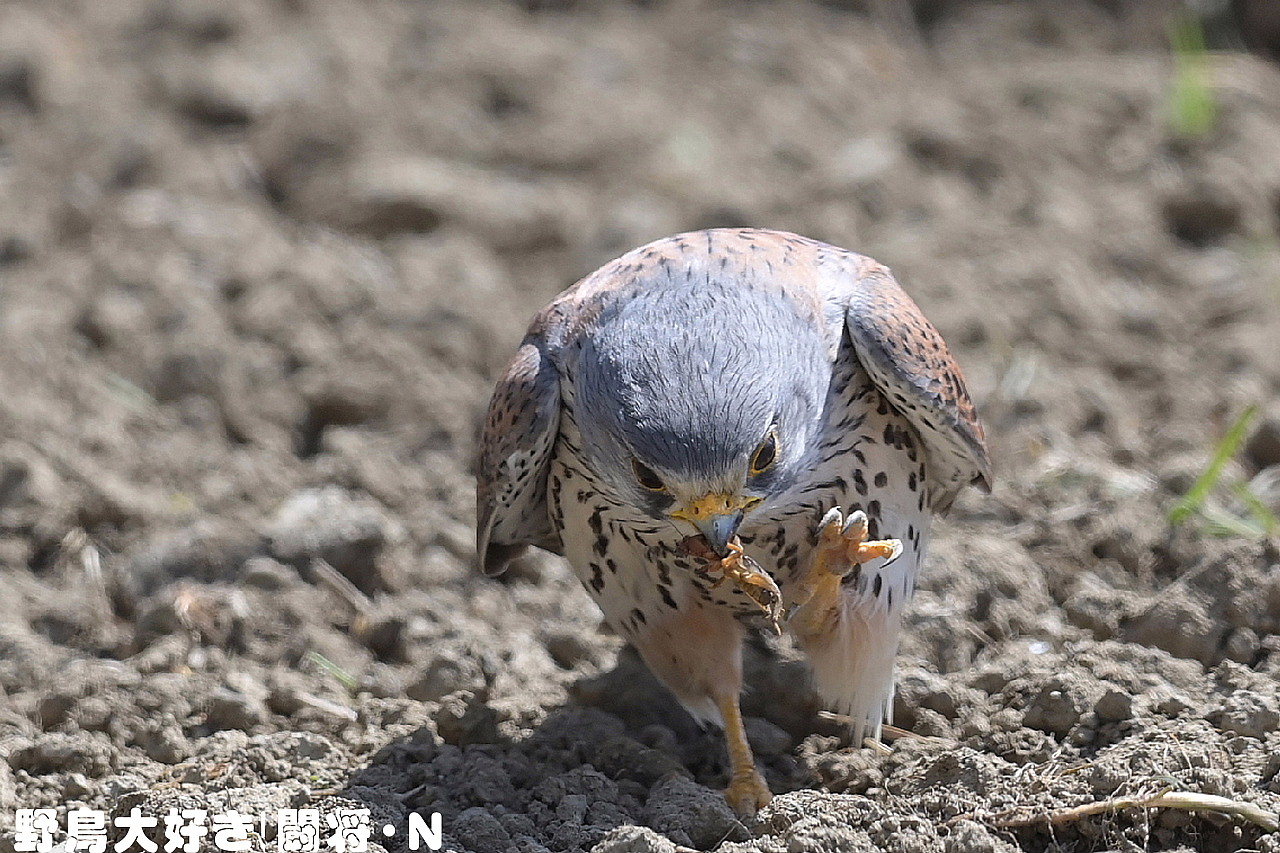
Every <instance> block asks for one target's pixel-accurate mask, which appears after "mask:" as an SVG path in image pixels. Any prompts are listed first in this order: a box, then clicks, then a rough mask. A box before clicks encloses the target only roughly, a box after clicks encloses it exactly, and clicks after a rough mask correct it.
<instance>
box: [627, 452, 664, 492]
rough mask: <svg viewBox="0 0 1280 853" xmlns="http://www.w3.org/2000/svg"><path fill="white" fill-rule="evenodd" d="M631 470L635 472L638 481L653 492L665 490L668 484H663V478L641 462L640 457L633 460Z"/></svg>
mask: <svg viewBox="0 0 1280 853" xmlns="http://www.w3.org/2000/svg"><path fill="white" fill-rule="evenodd" d="M631 470H632V471H633V472H635V475H636V482H637V483H639V484H640V485H641V486H644V487H645V488H646V489H648V490H649V491H651V492H665V491H666V490H667V487H666V485H664V484H663V482H662V478H661V477H659V476H658V475H657V474H655V473H653V469H652V468H650V467H649V466H648V465H646V464H644V463H643V462H641V461H640V460H639V459H632V460H631Z"/></svg>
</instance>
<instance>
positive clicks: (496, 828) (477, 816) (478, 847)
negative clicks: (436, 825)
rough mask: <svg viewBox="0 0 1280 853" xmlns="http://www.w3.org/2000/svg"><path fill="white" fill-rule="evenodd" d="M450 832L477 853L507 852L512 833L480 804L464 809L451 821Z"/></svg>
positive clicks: (509, 847)
mask: <svg viewBox="0 0 1280 853" xmlns="http://www.w3.org/2000/svg"><path fill="white" fill-rule="evenodd" d="M449 834H450V835H451V836H453V837H454V838H457V839H458V840H459V841H461V842H462V843H463V844H464V845H465V846H466V849H468V850H474V851H476V853H507V851H509V850H511V849H512V846H511V835H510V834H509V833H508V832H507V830H506V829H504V828H503V826H502V823H501V822H500V821H499V820H498V819H497V818H496V817H494V816H493V815H491V814H490V813H489V812H488V811H486V810H485V809H483V808H481V807H479V806H473V807H472V808H469V809H466V810H464V811H463V812H462V813H461V814H459V815H458V816H457V817H456V818H454V819H453V820H452V821H450V822H449Z"/></svg>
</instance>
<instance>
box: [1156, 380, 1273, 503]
mask: <svg viewBox="0 0 1280 853" xmlns="http://www.w3.org/2000/svg"><path fill="white" fill-rule="evenodd" d="M1257 416H1258V407H1257V405H1256V404H1255V405H1251V406H1247V407H1246V408H1245V410H1244V411H1243V412H1241V413H1240V417H1238V418H1236V421H1235V423H1233V424H1232V425H1231V429H1229V430H1227V434H1226V435H1224V436H1223V437H1222V440H1221V441H1219V442H1218V446H1217V447H1216V448H1214V451H1213V459H1211V460H1210V461H1209V466H1208V467H1207V468H1205V470H1204V473H1203V474H1201V475H1200V476H1199V477H1197V478H1196V481H1195V483H1193V484H1192V485H1191V488H1190V489H1189V490H1188V491H1187V493H1186V494H1185V495H1183V496H1182V498H1181V500H1179V501H1178V502H1177V503H1176V504H1175V505H1174V507H1173V509H1171V510H1169V522H1170V523H1171V524H1173V525H1174V526H1175V527H1176V526H1178V525H1180V524H1182V523H1183V522H1185V521H1186V520H1187V519H1188V518H1190V517H1191V516H1192V515H1195V514H1196V513H1197V512H1200V511H1201V510H1202V509H1204V504H1205V501H1206V500H1208V498H1209V495H1210V494H1212V493H1213V490H1214V489H1215V488H1216V487H1217V485H1218V481H1219V480H1221V479H1222V472H1223V471H1224V470H1225V469H1226V467H1227V463H1228V462H1230V461H1231V459H1232V457H1234V456H1235V455H1236V454H1237V453H1239V452H1240V446H1241V445H1242V444H1244V439H1245V436H1247V435H1248V434H1249V427H1251V426H1252V425H1253V420H1254V418H1256V417H1257Z"/></svg>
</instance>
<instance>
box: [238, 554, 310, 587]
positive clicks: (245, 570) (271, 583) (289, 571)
mask: <svg viewBox="0 0 1280 853" xmlns="http://www.w3.org/2000/svg"><path fill="white" fill-rule="evenodd" d="M298 581H299V577H298V573H297V572H296V571H294V570H293V568H292V567H291V566H286V565H285V564H284V563H281V562H279V561H278V560H273V559H271V558H270V557H250V558H249V559H248V560H247V561H245V564H244V565H243V566H241V568H240V582H241V583H242V584H244V585H245V586H251V587H255V588H257V589H264V590H267V591H269V592H275V591H277V590H281V589H286V588H288V587H290V586H292V585H294V584H295V583H297V582H298Z"/></svg>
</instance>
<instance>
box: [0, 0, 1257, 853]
mask: <svg viewBox="0 0 1280 853" xmlns="http://www.w3.org/2000/svg"><path fill="white" fill-rule="evenodd" d="M527 5H529V6H533V7H534V8H532V9H530V8H523V7H521V6H519V5H517V4H501V3H497V2H488V3H479V2H477V3H463V2H432V3H416V2H393V1H392V0H331V2H322V0H273V2H265V0H181V2H167V0H166V2H161V0H111V2H99V0H57V2H53V0H11V2H8V3H7V4H5V5H4V6H3V8H2V9H0V187H3V192H2V195H0V198H3V203H0V279H2V281H3V284H2V286H0V756H3V758H0V851H8V850H10V849H11V841H10V840H5V839H6V838H8V834H7V831H6V828H7V827H9V826H10V825H11V824H12V820H13V810H14V809H15V808H18V807H40V806H62V805H65V804H84V805H88V806H91V807H96V808H104V809H116V810H127V809H128V808H131V807H132V806H135V805H136V806H141V807H142V808H144V809H146V810H150V811H163V810H167V809H168V808H169V807H170V806H172V805H175V804H179V803H182V804H186V805H187V806H190V805H193V804H195V805H200V804H203V805H204V806H205V807H208V808H211V809H213V810H219V809H224V808H226V807H228V806H229V805H231V806H236V807H238V808H241V809H243V810H247V811H251V812H263V811H268V810H271V809H275V808H279V807H284V806H308V805H310V806H312V807H318V808H321V809H322V810H325V811H330V810H333V809H336V808H340V807H343V806H344V805H345V806H351V805H353V804H363V805H365V806H367V807H369V808H371V809H372V810H373V814H374V819H375V821H376V822H378V824H379V825H380V823H382V822H386V821H392V822H395V823H397V824H398V825H401V826H402V825H403V823H404V817H405V815H406V813H407V812H408V811H411V810H412V811H421V812H427V811H431V810H439V811H441V812H443V813H444V824H445V828H446V832H447V834H448V836H449V838H450V843H451V844H452V849H456V850H474V851H526V853H533V851H544V850H551V851H565V850H587V849H595V850H598V851H608V853H621V851H671V850H673V844H675V845H682V846H686V847H696V848H699V849H707V848H713V847H716V845H717V844H719V845H720V846H719V849H720V850H722V851H769V852H770V853H774V851H777V853H781V851H786V850H860V849H885V850H902V851H907V850H912V851H914V850H921V851H939V853H941V851H957V852H958V851H1010V850H1078V851H1088V850H1103V849H1123V850H1132V849H1138V848H1142V849H1153V850H1173V849H1204V850H1215V851H1220V850H1221V851H1225V850H1235V849H1240V848H1252V849H1258V850H1263V851H1271V853H1276V851H1280V842H1278V841H1277V837H1276V836H1274V835H1267V834H1265V833H1264V831H1263V830H1262V829H1261V828H1260V827H1258V826H1256V825H1254V824H1251V823H1249V822H1247V821H1243V820H1239V819H1233V818H1229V817H1226V816H1223V815H1220V814H1212V813H1210V814H1206V813H1189V812H1185V811H1179V810H1144V809H1138V808H1132V809H1127V810H1123V811H1119V812H1115V813H1107V814H1101V815H1096V816H1092V817H1085V818H1081V819H1078V820H1072V821H1068V822H1064V823H1061V824H1058V825H1055V826H1049V825H1048V824H1046V823H1044V822H1035V821H1032V822H1031V825H1028V826H1023V827H1009V826H1002V824H1005V823H1009V822H1011V821H1016V820H1017V819H1019V818H1033V817H1035V816H1036V815H1038V814H1042V813H1044V812H1046V811H1057V810H1062V809H1067V808H1070V807H1073V806H1078V805H1083V804H1086V803H1092V802H1098V801H1102V800H1105V799H1107V798H1109V797H1113V796H1135V797H1142V796H1145V795H1149V794H1154V793H1158V792H1159V791H1161V790H1165V789H1167V788H1176V789H1180V790H1189V791H1195V792H1201V793H1205V794H1215V795H1221V796H1224V797H1229V798H1232V799H1238V800H1243V801H1248V802H1251V803H1256V804H1257V805H1259V806H1262V807H1263V808H1266V809H1270V810H1272V811H1275V810H1277V809H1280V775H1278V771H1280V757H1277V756H1278V755H1280V688H1278V686H1277V684H1278V681H1277V675H1280V555H1278V554H1277V550H1276V548H1275V545H1274V543H1271V544H1268V543H1267V542H1265V541H1262V540H1260V539H1259V538H1257V537H1249V536H1246V535H1239V534H1237V535H1232V536H1225V537H1223V536H1214V535H1210V531H1209V530H1208V528H1207V527H1206V526H1205V525H1204V524H1203V523H1200V522H1195V523H1192V524H1189V525H1186V526H1183V527H1180V528H1178V529H1176V530H1174V529H1171V527H1170V524H1169V522H1168V520H1167V513H1168V511H1169V509H1170V508H1171V507H1172V506H1173V505H1174V503H1175V502H1176V501H1177V499H1178V497H1179V496H1180V495H1182V494H1183V493H1185V492H1186V490H1187V489H1188V487H1189V485H1190V483H1191V482H1192V480H1193V479H1194V478H1195V476H1196V475H1197V474H1198V473H1199V472H1200V471H1201V470H1202V469H1203V468H1204V466H1205V464H1206V462H1207V460H1208V458H1209V457H1210V455H1211V454H1212V452H1213V448H1214V446H1215V444H1216V443H1217V441H1218V440H1219V438H1220V436H1221V435H1222V434H1223V432H1224V431H1225V429H1226V427H1227V426H1228V425H1229V423H1230V422H1231V420H1232V419H1233V418H1234V417H1235V416H1236V415H1237V413H1239V412H1240V411H1241V410H1242V409H1243V408H1244V407H1245V406H1246V405H1247V404H1250V403H1259V404H1261V405H1262V406H1263V407H1264V408H1266V407H1267V406H1270V407H1271V410H1270V413H1269V416H1270V417H1271V418H1272V419H1273V420H1271V421H1269V422H1266V423H1264V425H1263V426H1262V427H1260V428H1259V429H1258V430H1257V432H1256V434H1255V436H1254V438H1253V440H1252V441H1251V442H1250V443H1249V445H1248V449H1247V451H1246V452H1245V453H1243V454H1242V455H1241V457H1240V458H1239V459H1238V460H1237V461H1235V462H1233V463H1232V466H1231V468H1230V469H1229V471H1228V473H1229V475H1230V476H1231V477H1232V478H1236V479H1242V478H1246V477H1251V476H1254V475H1255V474H1257V479H1256V480H1255V485H1257V487H1258V490H1262V491H1264V492H1265V489H1264V488H1263V486H1264V485H1265V482H1267V478H1268V477H1270V478H1271V479H1270V481H1271V482H1280V477H1276V476H1275V474H1276V472H1277V471H1280V469H1277V468H1275V467H1274V466H1277V465H1280V421H1277V420H1275V418H1277V417H1280V412H1277V411H1276V410H1275V405H1276V404H1275V400H1276V399H1277V396H1278V392H1280V343H1278V341H1280V331H1278V329H1280V70H1277V68H1276V67H1274V66H1270V65H1268V64H1266V63H1265V62H1263V61H1261V60H1257V59H1251V58H1248V57H1244V56H1230V57H1223V58H1221V59H1220V60H1218V61H1216V62H1215V64H1214V66H1213V69H1212V85H1213V93H1214V103H1215V104H1216V108H1217V117H1216V123H1215V125H1214V128H1213V129H1212V131H1211V132H1209V133H1208V134H1207V135H1204V136H1201V137H1197V138H1192V139H1188V138H1182V137H1179V136H1178V135H1176V134H1175V133H1174V132H1173V131H1171V130H1170V127H1171V125H1170V109H1171V104H1172V98H1171V94H1170V93H1171V90H1172V87H1173V84H1174V80H1175V76H1176V71H1175V66H1174V62H1173V60H1172V59H1171V57H1170V56H1169V55H1168V54H1167V52H1166V51H1165V50H1164V48H1163V40H1164V34H1165V31H1166V30H1165V25H1164V16H1163V15H1162V14H1161V8H1162V7H1160V6H1157V5H1156V4H1144V3H1098V4H1089V3H1083V2H1079V3H1077V2H1072V3H1040V2H1019V3H1001V4H995V3H989V2H957V3H934V4H930V8H931V10H932V12H931V18H930V21H931V23H930V25H929V28H928V30H926V31H925V32H923V33H920V34H917V35H919V36H921V37H922V38H923V39H924V41H925V42H926V43H927V45H922V44H918V43H917V42H915V41H914V40H913V37H908V35H907V34H904V33H890V32H888V31H887V30H886V29H885V27H886V26H887V25H885V24H877V23H875V22H874V21H873V20H872V19H870V18H869V17H868V16H867V14H865V12H864V10H863V9H862V6H861V4H857V3H830V4H825V5H824V4H816V3H814V4H800V3H783V4H778V3H763V2H762V3H749V4H733V5H727V4H726V5H715V6H708V7H706V8H704V9H702V10H701V11H696V12H695V11H694V10H692V9H691V8H690V4H686V3H677V2H674V0H673V2H669V3H663V2H655V3H647V4H638V5H624V4H621V3H608V4H592V3H577V4H575V3H572V2H540V3H530V4H527ZM871 5H874V4H871ZM724 224H753V225H761V226H769V227H779V228H785V229H789V230H793V231H797V232H801V233H805V234H808V235H811V236H814V237H818V238H821V239H826V240H828V241H831V242H834V243H837V244H840V245H845V246H849V247H852V248H857V249H859V250H861V251H864V252H867V253H868V254H871V255H873V256H875V257H876V258H878V259H880V260H882V261H884V262H886V263H888V264H890V265H891V266H893V267H894V269H895V270H896V271H897V273H898V274H899V277H900V278H901V279H902V280H903V281H904V282H905V284H906V285H907V287H908V289H909V290H910V291H911V292H912V293H913V294H914V295H915V296H916V297H917V299H918V301H919V302H920V303H921V304H922V305H923V307H924V308H925V310H926V312H927V313H928V314H929V315H930V316H931V318H932V319H933V320H934V321H935V323H936V324H937V325H938V326H939V327H940V328H941V329H942V330H943V331H944V333H945V335H946V336H947V338H948V339H949V341H950V342H951V344H952V346H953V348H954V350H955V351H956V353H957V354H958V356H959V358H960V360H961V362H962V363H963V364H964V366H965V368H966V370H967V372H968V376H969V379H970V384H971V387H972V389H973V391H974V394H975V396H976V398H977V399H978V401H979V402H980V405H981V409H982V412H983V415H984V417H985V420H986V423H987V428H988V433H989V435H990V436H991V438H992V445H993V452H994V456H995V459H996V461H997V466H998V472H999V482H998V485H997V487H996V490H995V493H994V494H993V495H992V496H991V497H989V498H983V497H980V496H978V495H968V496H966V497H965V498H964V499H962V500H961V502H960V503H959V505H958V506H957V508H956V510H955V511H954V513H953V514H952V516H951V517H950V519H948V520H947V521H946V522H944V523H943V524H942V526H941V529H940V532H939V537H938V541H937V544H936V547H935V549H934V553H933V555H932V559H931V564H930V566H929V567H928V571H927V575H926V577H925V579H924V582H923V587H922V589H921V591H920V593H919V595H918V596H917V599H916V602H915V604H914V608H913V614H912V617H911V627H910V629H909V632H908V636H907V640H906V643H905V647H904V649H903V654H902V666H901V696H900V699H899V702H898V708H897V721H898V723H899V725H901V726H903V727H905V728H907V729H910V730H911V731H913V732H915V733H916V734H918V735H923V736H926V737H925V738H909V739H903V740H898V741H896V742H895V743H894V744H893V748H892V750H891V751H888V752H887V753H882V752H881V751H872V750H865V749H854V748H852V747H851V746H850V745H849V744H847V743H845V742H844V741H843V740H842V731H843V730H842V728H841V726H840V725H839V724H838V723H836V722H833V721H831V720H829V719H826V718H824V717H822V716H821V715H820V714H819V713H818V711H817V709H816V708H815V706H814V704H813V702H812V700H811V698H810V694H809V692H808V690H807V688H806V685H805V681H804V674H803V670H802V668H801V667H800V666H799V665H798V664H797V663H796V662H795V660H794V658H793V657H792V656H791V654H790V652H789V650H787V649H785V648H781V649H776V648H769V647H767V646H766V644H765V642H764V641H761V642H760V643H759V644H758V648H757V649H756V650H754V651H753V653H752V655H751V658H752V660H751V667H750V668H751V670H752V683H753V690H752V692H751V694H750V695H749V696H748V698H747V702H746V705H747V713H748V714H749V715H750V716H751V719H750V721H749V728H750V731H751V735H752V738H753V741H754V742H755V746H756V749H757V751H758V753H759V755H760V757H761V760H762V762H763V763H764V765H765V767H766V770H767V774H768V777H769V780H770V782H771V784H772V785H773V787H774V789H775V790H778V791H792V792H793V793H787V794H785V795H782V796H779V797H778V798H777V800H776V801H775V803H774V805H773V807H772V808H771V809H770V810H769V811H767V812H766V813H765V814H764V815H763V820H762V821H761V822H760V823H759V824H758V825H755V826H743V825H741V824H739V823H737V822H736V821H734V820H733V818H732V816H731V815H730V814H729V813H728V811H727V810H726V808H725V806H724V804H723V802H722V800H720V799H719V796H718V794H717V793H716V792H715V790H714V789H715V788H716V787H717V786H719V785H721V784H723V782H724V773H725V756H724V753H723V746H722V744H721V743H720V741H719V739H718V738H717V737H715V736H711V735H707V734H701V733H699V732H697V731H696V730H695V728H694V727H693V725H692V724H691V723H690V721H689V720H688V719H687V718H685V717H684V716H682V714H681V713H680V712H678V711H676V710H674V709H673V708H672V702H671V701H670V699H669V698H668V697H667V696H666V695H665V694H664V693H663V692H662V690H661V689H660V688H659V687H657V686H656V685H655V683H654V682H653V681H652V680H651V679H650V678H649V677H648V676H646V675H645V674H644V672H643V669H642V668H641V667H640V665H639V664H638V663H637V661H636V659H635V657H634V655H633V654H631V653H629V652H627V651H625V650H622V649H621V648H620V643H619V641H618V640H617V639H616V638H614V637H612V636H609V635H607V634H605V633H603V632H602V631H601V630H600V627H599V619H598V616H597V614H596V612H595V610H594V608H593V606H592V605H591V603H590V601H589V600H588V599H587V597H586V595H585V594H584V593H583V592H582V591H581V590H580V589H579V588H578V587H577V585H576V584H575V583H573V582H571V580H570V578H569V576H568V573H567V572H566V571H565V570H564V568H563V567H562V566H561V565H560V564H559V563H558V562H557V561H556V560H554V559H552V558H549V557H548V558H540V559H535V560H532V561H530V562H529V563H528V564H527V565H526V566H525V567H524V568H523V569H522V571H520V572H519V573H517V576H515V577H509V578H507V579H505V580H503V581H501V582H496V581H491V580H485V579H482V578H480V577H478V576H477V575H476V574H475V573H473V571H472V570H471V568H470V560H471V558H472V545H471V538H472V533H471V521H472V517H473V516H472V480H471V477H470V473H469V459H470V457H471V453H472V443H473V433H474V429H475V426H476V423H477V420H478V418H479V416H480V413H481V411H482V408H483V406H484V403H485V401H486V398H487V394H488V389H489V386H490V383H491V382H492V380H493V378H494V375H495V371H497V370H498V369H500V367H501V365H502V363H503V361H504V359H505V358H506V356H507V355H508V354H509V353H510V352H511V350H512V348H513V346H514V343H515V341H516V340H517V339H518V337H519V335H520V334H521V331H522V328H523V324H524V323H525V321H526V320H527V318H528V316H529V315H530V314H531V313H532V312H533V311H534V310H536V308H538V307H539V306H541V305H542V304H543V303H545V301H546V300H548V299H549V298H550V297H551V296H552V295H553V294H554V293H556V292H557V291H558V290H559V289H560V288H561V287H563V286H565V285H566V284H568V283H570V282H571V281H573V280H574V279H575V278H577V277H578V276H580V275H582V274H584V273H586V272H588V271H590V270H591V269H593V268H594V267H595V266H597V265H598V264H600V263H601V262H603V261H604V260H606V259H608V258H610V257H612V256H614V255H617V254H619V253H620V252H622V251H624V250H626V249H628V248H630V247H632V246H634V245H637V244H640V243H643V242H646V241H648V240H650V239H653V238H655V237H659V236H662V235H665V234H669V233H674V232H677V231H681V230H687V229H692V228H697V227H704V226H709V225H724ZM1268 468H1270V472H1269V473H1268V472H1267V471H1266V469H1268ZM1259 471H1261V472H1262V473H1261V474H1258V472H1259ZM1274 495H1275V493H1274V492H1272V496H1273V497H1274ZM344 578H345V579H349V580H350V582H351V584H346V583H344V581H343V579H344ZM352 585H353V586H354V590H353V589H352V588H351V586H352ZM256 843H258V844H259V845H260V846H261V847H262V849H275V848H274V841H272V840H270V839H265V840H259V841H258V842H256ZM402 844H403V842H402V841H399V840H397V839H393V840H391V841H388V842H387V844H386V846H387V847H388V849H389V850H397V849H400V847H399V846H397V845H402Z"/></svg>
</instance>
